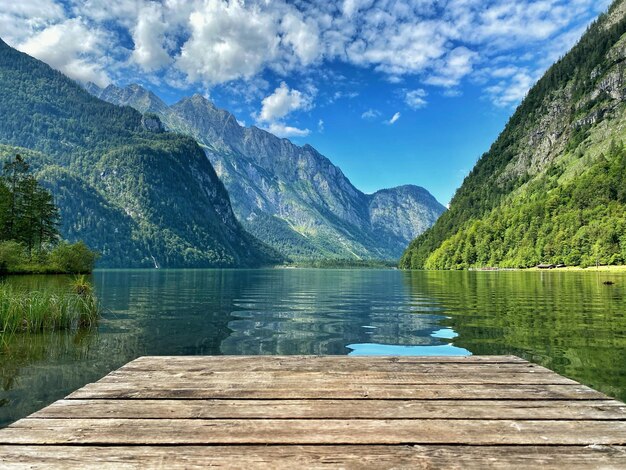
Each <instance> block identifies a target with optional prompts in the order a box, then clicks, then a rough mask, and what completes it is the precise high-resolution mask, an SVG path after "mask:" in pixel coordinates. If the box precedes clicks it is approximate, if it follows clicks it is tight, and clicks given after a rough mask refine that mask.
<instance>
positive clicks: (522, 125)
mask: <svg viewBox="0 0 626 470" xmlns="http://www.w3.org/2000/svg"><path fill="white" fill-rule="evenodd" d="M624 33H626V6H625V2H624V1H623V0H618V1H617V2H615V3H614V4H613V5H612V6H611V8H610V9H609V11H608V13H607V14H605V15H603V16H601V17H600V18H599V19H598V21H596V22H595V23H594V24H593V25H592V26H590V28H589V29H588V31H587V33H586V34H585V35H584V36H583V38H582V39H581V40H580V41H579V43H578V44H577V45H576V46H575V47H574V48H573V49H572V50H571V51H570V52H569V53H568V54H567V55H565V56H564V57H563V58H562V59H560V60H559V61H558V62H557V63H555V64H554V65H553V66H552V67H551V68H550V69H549V70H548V71H547V72H546V74H545V75H544V77H543V78H542V79H541V80H539V82H538V83H537V84H536V85H535V86H534V87H533V88H532V89H531V90H530V91H529V93H528V95H527V97H526V98H525V100H524V101H523V102H522V104H521V105H520V106H519V108H518V109H517V110H516V112H515V113H514V114H513V116H512V117H511V119H510V121H509V123H508V124H507V126H506V128H505V129H504V131H503V132H502V134H501V135H500V136H499V138H498V139H497V140H496V142H495V143H494V144H493V145H492V147H491V149H490V150H489V152H487V153H486V154H485V155H483V156H482V157H481V158H480V160H479V161H478V163H477V164H476V166H475V167H474V169H473V170H472V172H471V173H470V174H469V176H468V177H467V178H466V179H465V181H464V182H463V185H462V186H461V188H460V189H459V190H458V191H457V193H456V195H455V196H454V198H453V200H452V203H451V205H450V210H449V211H447V212H446V213H444V214H443V215H442V217H441V218H440V219H439V221H438V222H437V223H436V224H435V225H434V226H433V227H432V228H431V229H430V230H428V231H427V232H425V233H424V234H423V235H421V236H420V237H418V238H417V239H416V240H414V241H413V242H412V243H411V245H410V246H409V248H408V249H407V251H406V252H405V253H404V255H403V257H402V260H401V263H400V265H401V267H403V268H413V269H421V268H429V269H432V268H436V269H465V268H469V267H483V266H500V267H528V266H532V265H535V264H537V263H540V262H549V263H566V264H570V265H588V264H595V263H601V264H619V263H624V262H625V260H626V223H625V215H624V214H626V200H625V199H624V190H623V188H624V185H625V183H626V177H625V175H624V173H625V171H626V167H625V166H624V150H623V145H622V142H623V141H624V138H626V130H625V127H626V105H625V103H624V102H625V100H626V89H625V84H626V67H625V63H626V36H624Z"/></svg>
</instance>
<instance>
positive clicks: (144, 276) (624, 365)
mask: <svg viewBox="0 0 626 470" xmlns="http://www.w3.org/2000/svg"><path fill="white" fill-rule="evenodd" d="M611 279H612V280H613V281H615V285H613V286H606V285H604V284H603V281H605V280H606V275H603V274H601V275H597V274H594V273H591V274H589V273H515V272H513V273H506V272H502V273H476V272H473V273H470V272H465V273H463V272H460V273H457V272H408V273H407V272H400V271H392V270H388V271H385V270H382V271H374V270H328V271H324V270H280V269H274V270H272V269H269V270H241V271H240V270H189V271H164V270H160V271H154V270H151V271H104V272H97V273H95V274H94V276H93V283H94V286H95V288H96V292H97V294H98V296H99V297H100V299H101V301H102V304H103V306H104V308H105V311H104V315H103V318H102V321H101V322H100V324H99V325H98V328H97V330H94V331H89V332H79V333H46V334H41V335H29V336H24V335H14V336H13V337H10V338H1V337H0V380H1V381H2V390H0V426H1V425H4V424H7V423H9V422H11V421H13V420H15V419H17V418H19V417H22V416H24V415H26V414H29V413H32V412H34V411H36V410H37V409H39V408H41V407H43V406H44V405H46V404H48V403H50V402H51V401H54V400H56V399H58V398H61V397H63V396H64V395H67V394H68V393H70V392H71V391H73V390H75V389H76V388H79V387H81V386H83V385H84V384H85V383H88V382H93V381H95V380H98V379H99V378H100V377H102V376H103V375H105V374H106V373H108V372H109V371H111V370H113V369H116V368H118V367H120V366H121V365H123V364H124V363H126V362H128V361H130V360H132V359H134V358H136V357H138V356H142V355H195V354H358V355H363V354H366V355H375V354H384V355H467V354H470V353H471V354H517V355H520V356H522V357H525V358H527V359H530V360H532V361H535V362H538V363H541V364H543V365H546V366H547V367H550V368H552V369H554V370H556V371H557V372H559V373H562V374H564V375H567V376H569V377H573V378H575V379H577V380H580V381H582V382H584V383H586V384H588V385H590V386H593V387H595V388H598V389H600V390H603V391H604V392H606V393H608V394H611V395H613V396H617V397H619V398H622V399H626V296H625V288H626V275H624V274H621V275H617V274H613V275H611ZM10 282H17V283H22V284H26V285H29V286H31V287H38V286H42V285H47V286H53V287H54V286H57V287H59V288H62V287H63V285H64V283H65V285H66V283H67V278H63V277H36V276H35V277H19V278H12V279H11V280H10Z"/></svg>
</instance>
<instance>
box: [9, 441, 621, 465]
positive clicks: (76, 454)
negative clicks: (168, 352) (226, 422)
mask: <svg viewBox="0 0 626 470" xmlns="http://www.w3.org/2000/svg"><path fill="white" fill-rule="evenodd" d="M624 459H626V449H624V448H622V447H602V446H594V447H572V446H568V447H557V446H543V447H532V446H513V447H506V446H498V447H472V446H452V447H447V446H269V447H268V446H209V447H206V446H186V447H177V448H172V447H157V446H133V447H124V446H120V447H89V446H0V464H1V465H2V467H3V468H7V469H26V468H29V469H30V468H35V469H82V468H98V469H101V470H108V469H129V468H132V469H134V468H167V469H180V468H206V467H213V466H215V467H222V466H224V467H228V468H235V469H245V470H248V469H250V468H271V469H293V468H298V467H300V468H311V469H317V468H349V469H370V468H412V469H432V468H446V469H484V468H486V467H488V468H493V469H504V470H510V469H512V468H541V469H549V470H551V469H562V468H567V467H570V468H576V469H597V468H605V469H609V468H614V469H617V468H623V466H624Z"/></svg>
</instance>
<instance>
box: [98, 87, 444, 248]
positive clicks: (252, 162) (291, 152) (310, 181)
mask: <svg viewBox="0 0 626 470" xmlns="http://www.w3.org/2000/svg"><path fill="white" fill-rule="evenodd" d="M88 89H89V91H90V92H91V93H94V94H95V96H97V97H99V98H101V99H103V100H105V101H109V102H111V103H114V104H118V105H128V106H132V107H133V108H135V109H137V110H139V111H140V112H141V113H148V114H149V115H155V116H158V117H159V118H160V119H161V121H162V122H163V123H164V125H165V127H166V128H168V129H170V130H173V131H177V132H180V133H182V134H185V135H188V136H191V137H193V138H194V139H196V140H197V141H198V142H199V143H200V144H201V145H202V146H203V147H204V150H205V152H206V154H207V156H208V158H209V159H210V161H211V163H212V164H213V166H214V167H215V170H216V171H217V174H218V175H219V177H220V178H221V180H222V181H223V182H224V185H225V186H226V188H227V190H228V193H229V194H230V197H231V201H232V204H233V209H234V211H235V214H236V215H237V217H238V218H239V220H240V221H241V223H242V224H243V226H244V227H245V228H246V230H248V231H249V232H250V233H252V234H253V235H255V236H256V237H258V238H259V239H260V240H262V241H263V242H265V243H267V244H268V245H270V246H272V247H273V248H275V249H277V250H278V251H279V252H281V253H283V254H285V255H286V256H288V257H290V258H292V259H296V260H299V259H314V258H317V259H319V258H344V259H398V258H399V257H400V255H401V254H402V251H403V249H404V247H406V245H407V243H409V241H410V240H412V239H413V238H415V237H416V236H417V235H419V234H420V233H422V232H423V231H424V230H426V229H427V228H428V227H430V226H431V225H432V224H433V223H434V222H435V220H437V218H438V217H439V216H440V215H441V214H442V213H443V212H444V210H445V208H444V207H443V206H442V205H441V204H439V202H437V200H436V199H435V198H434V197H433V196H432V195H431V194H430V193H428V191H426V190H425V189H423V188H420V187H417V186H402V187H399V188H393V189H386V190H383V191H379V192H377V193H375V194H372V195H368V194H364V193H362V192H361V191H359V190H358V189H357V188H355V187H354V186H353V185H352V183H350V181H349V180H348V178H346V176H345V175H344V174H343V173H342V171H341V170H340V169H339V168H338V167H337V166H335V165H333V164H332V162H331V161H330V160H328V159H327V158H326V157H324V156H323V155H321V154H320V153H319V152H317V150H315V149H314V148H313V147H311V146H310V145H304V146H302V147H300V146H297V145H295V144H293V143H292V142H290V141H289V140H287V139H281V138H278V137H276V136H274V135H272V134H270V133H269V132H266V131H264V130H262V129H259V128H257V127H243V126H241V125H239V123H238V122H237V120H236V119H235V117H234V116H233V115H232V114H230V113H229V112H228V111H225V110H222V109H219V108H217V107H216V106H215V105H214V104H213V103H211V102H210V101H208V100H207V99H205V98H204V97H202V96H200V95H194V96H192V97H189V98H184V99H182V100H181V101H179V102H178V103H175V104H174V105H172V106H167V105H166V104H165V103H164V102H163V101H161V100H160V99H159V98H158V97H157V96H156V95H154V94H153V93H151V92H149V91H148V90H146V89H144V88H142V87H141V86H139V85H130V86H128V87H126V88H119V87H116V86H114V85H110V86H108V87H107V88H106V89H104V90H102V89H98V88H97V87H95V86H94V85H89V87H88Z"/></svg>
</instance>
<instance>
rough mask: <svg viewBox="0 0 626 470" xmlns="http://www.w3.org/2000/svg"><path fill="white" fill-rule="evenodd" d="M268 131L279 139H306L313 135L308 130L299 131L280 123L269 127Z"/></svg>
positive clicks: (274, 123)
mask: <svg viewBox="0 0 626 470" xmlns="http://www.w3.org/2000/svg"><path fill="white" fill-rule="evenodd" d="M267 131H268V132H271V133H272V134H274V135H277V136H278V137H306V136H307V135H309V134H310V133H311V131H310V130H308V129H298V128H297V127H292V126H288V125H286V124H283V123H280V122H273V123H271V124H270V125H269V126H267Z"/></svg>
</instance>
